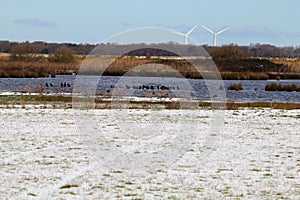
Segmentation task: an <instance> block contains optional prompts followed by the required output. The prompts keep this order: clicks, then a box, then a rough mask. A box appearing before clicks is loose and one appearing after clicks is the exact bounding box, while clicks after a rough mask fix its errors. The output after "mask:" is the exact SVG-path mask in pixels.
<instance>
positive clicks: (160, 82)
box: [0, 76, 300, 102]
mask: <svg viewBox="0 0 300 200" xmlns="http://www.w3.org/2000/svg"><path fill="white" fill-rule="evenodd" d="M75 80H78V77H76V76H56V78H1V79H0V92H44V93H72V92H73V87H74V84H75ZM96 81H97V83H95V85H97V90H96V91H97V94H109V93H112V92H114V91H116V90H115V88H118V89H119V90H118V91H119V92H120V91H122V93H123V94H126V95H133V96H147V95H150V94H152V93H153V94H157V95H161V94H162V93H168V94H169V96H173V97H180V96H181V97H182V96H183V97H185V96H190V95H192V97H193V98H197V99H202V100H211V99H213V98H214V96H216V95H213V94H215V93H214V92H211V93H209V91H208V89H207V82H205V80H199V79H183V78H160V77H118V76H106V77H101V79H99V80H97V79H96ZM211 82H212V84H214V82H213V81H211ZM269 82H277V83H283V84H287V83H296V84H298V85H300V80H281V81H275V80H224V81H223V83H222V84H224V89H225V92H226V100H229V101H240V102H272V101H275V102H299V101H300V92H285V91H280V92H270V91H265V90H264V88H265V85H266V84H267V83H269ZM232 83H242V84H243V87H244V89H243V90H241V91H232V90H228V89H227V87H228V86H229V85H230V84H232ZM75 85H76V84H75ZM77 85H78V83H77ZM143 86H148V87H149V89H147V90H146V89H142V88H143ZM151 86H152V88H151ZM164 86H165V87H168V88H169V90H166V89H165V88H163V89H162V87H164ZM139 88H140V89H139ZM219 89H222V88H219ZM80 91H81V90H80ZM220 91H221V90H220ZM191 93H192V94H191ZM217 93H218V92H217Z"/></svg>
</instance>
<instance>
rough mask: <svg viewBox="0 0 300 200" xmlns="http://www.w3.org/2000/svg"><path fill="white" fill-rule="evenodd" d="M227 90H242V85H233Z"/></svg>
mask: <svg viewBox="0 0 300 200" xmlns="http://www.w3.org/2000/svg"><path fill="white" fill-rule="evenodd" d="M228 90H236V91H239V90H243V84H242V83H234V84H231V85H229V86H228Z"/></svg>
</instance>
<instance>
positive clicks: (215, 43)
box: [202, 25, 228, 47]
mask: <svg viewBox="0 0 300 200" xmlns="http://www.w3.org/2000/svg"><path fill="white" fill-rule="evenodd" d="M202 27H203V28H204V29H206V30H207V31H208V32H210V33H211V34H213V38H214V47H215V46H217V35H219V34H221V33H223V32H224V31H227V30H228V27H227V28H224V29H223V30H220V31H218V32H213V31H212V30H210V29H209V28H207V27H206V26H203V25H202Z"/></svg>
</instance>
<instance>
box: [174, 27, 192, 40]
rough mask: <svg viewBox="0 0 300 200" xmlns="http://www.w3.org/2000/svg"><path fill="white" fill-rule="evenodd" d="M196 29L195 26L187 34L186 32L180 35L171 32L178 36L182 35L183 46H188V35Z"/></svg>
mask: <svg viewBox="0 0 300 200" xmlns="http://www.w3.org/2000/svg"><path fill="white" fill-rule="evenodd" d="M196 27H197V25H195V26H194V27H193V28H191V30H189V32H187V33H186V34H184V33H180V32H177V31H173V33H176V34H178V35H182V36H183V37H184V44H188V37H189V35H190V34H191V33H192V32H193V30H194V29H195V28H196Z"/></svg>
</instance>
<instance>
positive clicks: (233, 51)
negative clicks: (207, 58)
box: [210, 45, 245, 60]
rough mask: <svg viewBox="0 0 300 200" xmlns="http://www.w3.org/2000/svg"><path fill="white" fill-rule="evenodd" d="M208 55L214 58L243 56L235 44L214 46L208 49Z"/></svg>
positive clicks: (230, 58)
mask: <svg viewBox="0 0 300 200" xmlns="http://www.w3.org/2000/svg"><path fill="white" fill-rule="evenodd" d="M210 55H211V57H212V58H213V59H214V60H239V59H242V58H244V57H245V56H244V54H243V53H242V51H241V49H240V47H238V46H236V45H226V46H221V47H215V48H213V49H212V50H211V51H210Z"/></svg>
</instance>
